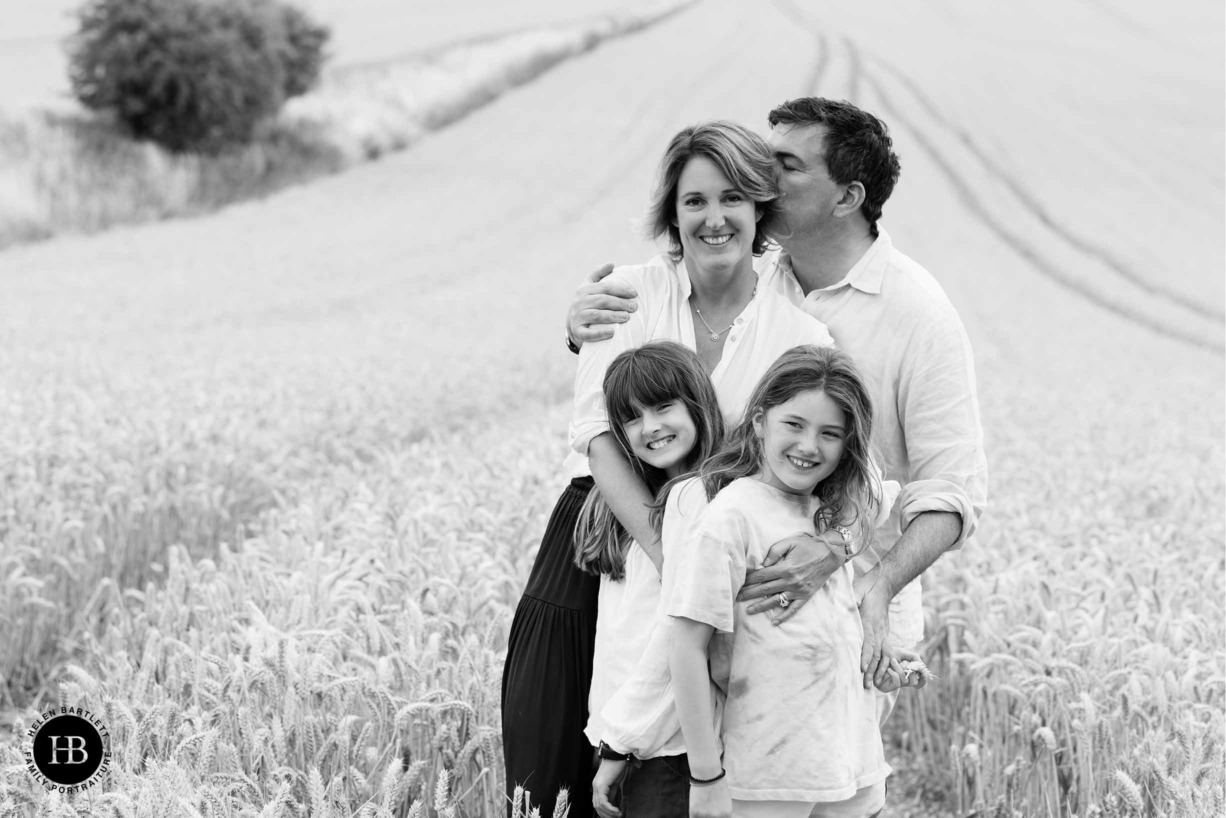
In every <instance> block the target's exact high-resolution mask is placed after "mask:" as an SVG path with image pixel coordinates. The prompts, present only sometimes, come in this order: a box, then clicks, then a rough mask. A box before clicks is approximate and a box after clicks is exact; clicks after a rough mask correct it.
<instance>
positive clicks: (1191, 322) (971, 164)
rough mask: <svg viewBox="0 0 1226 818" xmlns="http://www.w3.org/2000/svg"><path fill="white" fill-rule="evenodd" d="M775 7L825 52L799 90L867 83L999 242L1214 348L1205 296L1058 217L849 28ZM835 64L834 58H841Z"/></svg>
mask: <svg viewBox="0 0 1226 818" xmlns="http://www.w3.org/2000/svg"><path fill="white" fill-rule="evenodd" d="M776 6H777V7H779V9H780V10H781V11H782V12H783V13H784V14H785V15H786V16H787V17H788V18H789V19H790V20H791V21H793V22H794V23H795V24H796V25H798V26H800V27H802V28H803V29H804V30H805V31H807V32H808V33H809V34H810V35H811V36H812V37H813V39H814V43H815V46H816V47H817V48H818V49H819V50H820V51H822V52H823V53H822V54H821V55H820V56H819V57H818V58H817V59H818V62H817V65H818V67H819V68H820V71H819V70H815V71H814V72H812V74H811V77H812V78H816V80H817V82H815V83H813V84H811V85H809V86H808V88H806V89H805V92H806V93H820V94H821V95H823V96H832V97H836V98H837V97H838V96H840V95H839V94H837V93H834V92H833V91H834V89H832V88H831V87H830V86H831V84H830V83H829V82H826V83H825V85H824V86H822V85H819V83H821V82H822V81H823V80H826V79H827V78H828V77H829V76H830V75H831V74H842V75H844V81H843V83H842V85H843V88H845V90H846V92H847V96H848V98H849V99H851V100H852V101H853V102H855V103H856V104H866V100H865V91H866V90H867V91H868V92H869V93H871V95H872V96H873V97H875V98H876V100H877V101H879V102H880V108H881V110H882V112H883V114H884V115H885V118H886V120H887V122H888V124H889V125H890V127H891V128H895V129H898V128H902V129H906V130H907V131H908V132H910V134H911V135H912V137H913V138H914V140H915V142H916V144H917V145H918V146H919V147H920V149H921V150H922V151H923V152H924V153H925V154H927V155H928V157H929V158H930V159H931V160H932V162H933V164H934V166H935V167H936V169H937V170H938V171H939V172H940V173H941V175H942V176H943V177H944V178H945V179H946V181H947V182H948V183H949V185H950V186H951V188H952V189H953V191H954V192H955V194H956V195H957V196H958V198H959V200H960V201H961V202H962V204H963V205H964V207H965V210H966V213H967V215H968V216H969V217H971V218H975V219H977V220H978V221H980V222H981V223H982V224H983V225H984V226H985V227H987V228H988V229H989V230H990V231H991V232H992V233H993V234H994V235H996V236H997V237H998V238H999V239H1000V240H1001V241H1002V242H1003V243H1004V244H1005V245H1007V246H1008V247H1010V248H1011V249H1012V250H1013V251H1014V252H1016V253H1017V254H1018V255H1019V256H1021V257H1022V258H1023V259H1025V260H1026V261H1027V262H1028V263H1029V264H1030V266H1031V267H1032V268H1033V269H1035V270H1036V271H1038V272H1040V273H1041V274H1043V275H1044V276H1046V277H1047V278H1049V279H1050V280H1052V281H1055V282H1057V283H1058V284H1060V285H1062V286H1064V287H1065V288H1067V289H1069V290H1071V291H1073V292H1075V293H1077V294H1078V295H1079V296H1081V297H1083V298H1085V299H1086V300H1089V301H1091V302H1093V303H1094V304H1096V305H1098V306H1099V307H1101V308H1103V309H1105V310H1108V311H1109V312H1112V313H1114V314H1116V315H1117V316H1120V317H1122V318H1124V319H1126V320H1128V321H1129V322H1131V323H1133V324H1136V325H1139V326H1144V327H1146V328H1148V329H1150V330H1151V331H1154V332H1157V333H1159V334H1161V335H1164V336H1167V337H1171V338H1176V339H1179V340H1182V341H1185V342H1187V343H1191V344H1194V345H1196V346H1198V347H1202V348H1205V349H1209V350H1213V351H1215V352H1218V353H1221V352H1222V351H1223V347H1224V344H1223V328H1224V327H1226V316H1224V315H1223V312H1222V310H1221V309H1220V307H1217V306H1216V305H1209V304H1206V303H1203V302H1201V301H1197V300H1196V299H1194V298H1192V297H1190V296H1188V295H1186V294H1184V293H1180V292H1176V291H1174V290H1172V289H1171V288H1168V287H1163V286H1162V285H1161V284H1160V283H1159V282H1158V281H1156V280H1155V278H1154V275H1152V274H1147V273H1145V272H1143V271H1141V270H1139V269H1137V268H1136V266H1135V265H1133V264H1131V263H1129V262H1128V261H1127V260H1125V259H1124V258H1123V257H1122V256H1121V255H1120V253H1119V252H1117V251H1114V250H1112V249H1110V248H1108V247H1105V246H1103V245H1102V244H1100V243H1098V242H1095V241H1094V240H1092V239H1090V238H1088V237H1086V236H1085V235H1083V234H1081V233H1079V232H1077V231H1076V230H1074V229H1072V228H1071V227H1070V226H1069V225H1068V224H1067V223H1065V222H1062V221H1061V220H1059V219H1058V218H1056V217H1055V216H1053V214H1052V213H1051V211H1050V210H1049V209H1048V208H1047V207H1046V206H1045V205H1044V204H1043V202H1042V200H1041V197H1040V196H1039V195H1038V194H1036V193H1035V192H1033V191H1032V190H1030V189H1028V188H1027V187H1026V186H1025V185H1024V184H1023V183H1022V182H1021V181H1020V180H1019V179H1018V178H1017V177H1016V176H1015V175H1014V174H1012V173H1010V172H1009V171H1008V170H1007V169H1006V168H1005V167H1004V166H1003V165H1002V163H1001V162H999V161H997V160H995V159H994V158H993V157H992V156H991V155H990V153H989V152H988V151H986V150H985V149H984V148H983V147H982V146H981V145H980V143H979V142H978V141H977V140H976V139H975V138H974V137H973V136H972V135H971V134H970V132H969V131H968V130H967V129H966V128H965V127H962V126H961V125H960V124H959V123H957V122H956V121H955V120H954V119H953V118H952V117H950V116H948V115H946V114H944V113H943V112H942V111H941V110H940V108H939V107H938V106H937V104H936V103H935V102H934V101H933V99H932V98H931V97H930V96H929V95H928V94H926V93H924V92H923V91H922V90H921V89H920V88H919V86H918V85H917V84H916V82H915V81H914V80H912V79H911V78H910V77H908V76H907V75H906V74H905V73H904V72H903V71H901V70H900V69H899V68H897V67H896V66H894V65H893V64H891V63H890V62H889V61H888V60H886V59H884V58H881V57H879V56H876V55H873V54H872V53H871V52H869V51H867V50H865V49H863V48H860V47H859V46H857V45H856V43H855V42H854V41H853V40H852V39H851V38H850V37H846V36H843V37H839V42H838V51H839V52H841V53H838V54H835V53H834V52H835V49H833V48H832V47H831V43H832V41H833V39H834V33H833V32H830V31H824V30H822V28H821V26H820V23H819V21H817V20H815V19H814V18H813V17H811V16H809V15H808V14H806V13H805V12H804V11H802V10H801V9H800V8H798V7H797V6H795V4H794V3H792V2H791V0H776ZM839 63H842V65H839Z"/></svg>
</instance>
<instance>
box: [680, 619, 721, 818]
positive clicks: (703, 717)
mask: <svg viewBox="0 0 1226 818" xmlns="http://www.w3.org/2000/svg"><path fill="white" fill-rule="evenodd" d="M673 622H674V625H673V627H674V632H673V649H672V652H671V653H670V655H669V668H670V670H671V671H672V674H673V685H674V688H675V691H676V699H677V719H678V721H680V722H681V732H682V734H683V735H684V736H685V753H686V756H687V757H688V759H689V763H690V778H691V779H694V778H697V779H707V780H709V779H712V778H717V779H718V780H717V781H715V782H713V783H711V784H702V785H695V786H691V787H690V816H691V818H724V816H730V815H731V814H732V796H731V795H730V794H729V793H728V779H726V778H724V777H723V772H724V765H723V761H722V760H721V759H720V754H719V741H718V739H717V738H716V735H715V726H714V724H713V723H712V722H713V721H714V717H715V702H713V701H712V700H711V676H710V675H709V672H708V670H707V645H708V644H709V643H710V641H711V635H712V634H713V633H714V632H715V629H714V628H712V627H711V626H710V625H708V624H706V623H704V622H695V621H694V620H693V619H686V618H685V617H683V616H678V617H674V618H673Z"/></svg>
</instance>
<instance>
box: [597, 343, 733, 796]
mask: <svg viewBox="0 0 1226 818" xmlns="http://www.w3.org/2000/svg"><path fill="white" fill-rule="evenodd" d="M604 394H605V407H606V409H607V412H608V417H609V430H610V432H611V434H612V436H613V439H614V440H615V441H616V442H617V445H618V447H619V448H620V449H621V451H622V453H623V454H624V455H625V456H626V459H627V461H628V462H629V463H630V465H631V468H633V469H634V470H635V471H636V472H637V473H639V474H640V475H641V476H642V477H643V481H644V483H645V484H646V485H647V488H648V490H649V491H651V492H652V493H653V494H654V495H656V496H657V498H658V499H657V503H656V505H657V506H662V505H663V502H664V500H665V498H666V497H667V494H668V492H667V488H666V484H667V485H672V484H673V483H675V482H676V480H677V479H678V478H680V477H682V476H685V475H688V474H690V473H692V472H693V471H695V470H696V469H697V468H698V466H699V464H701V463H702V462H703V461H704V460H706V459H707V458H708V457H710V456H711V455H713V454H715V452H716V450H717V449H718V447H719V445H720V443H721V442H722V440H723V436H724V420H723V417H721V416H720V413H719V404H718V402H717V401H716V398H715V390H714V389H713V388H712V387H711V379H710V378H708V377H707V373H706V372H704V371H703V369H702V364H701V363H700V362H699V360H698V356H697V355H695V354H694V352H693V351H692V350H689V349H686V348H685V347H683V346H681V345H680V344H676V343H672V342H668V341H657V342H652V343H649V344H646V345H645V346H642V347H639V348H638V349H632V350H628V351H626V352H623V353H622V354H621V355H618V356H617V357H616V358H615V359H614V360H613V363H612V364H610V365H609V370H608V372H607V373H606V374H605V378H604ZM575 548H576V564H578V566H579V567H580V568H582V569H583V570H585V571H588V572H591V573H599V574H600V595H599V606H598V612H597V616H596V648H595V653H594V656H593V662H592V686H591V692H590V694H589V695H588V710H589V713H590V717H589V719H588V723H587V728H586V730H585V733H586V735H587V737H588V740H589V741H590V742H591V744H592V746H597V745H599V743H600V736H601V733H602V732H603V730H604V721H603V719H602V718H601V715H600V713H601V710H602V709H603V708H604V706H605V703H606V702H608V700H609V699H610V698H611V697H612V696H613V694H615V693H616V692H617V690H618V688H620V687H621V686H622V684H623V683H624V682H625V681H626V679H628V678H629V677H630V676H631V674H632V673H633V672H634V670H635V668H636V667H637V666H638V664H639V661H640V660H641V659H642V656H643V652H644V650H645V649H646V647H647V642H648V637H649V636H650V635H651V628H652V625H653V623H654V622H655V620H656V611H657V608H658V607H659V604H660V581H661V580H660V574H658V573H657V572H656V569H655V566H654V565H652V563H651V559H650V558H649V557H648V556H647V552H646V551H645V550H643V549H642V548H641V547H639V546H638V545H637V544H636V543H634V541H633V540H632V539H631V537H630V535H629V534H628V533H627V531H626V528H625V526H623V525H622V524H621V523H620V522H618V520H617V518H616V517H615V516H614V515H613V513H612V512H611V511H610V510H609V506H608V504H607V503H605V502H604V498H603V496H602V495H601V493H600V491H599V490H598V489H597V490H593V491H592V492H591V493H590V494H588V496H587V501H586V502H585V503H584V506H583V510H582V511H581V512H580V515H579V522H578V524H577V525H576V528H575ZM664 549H665V561H664V564H665V572H666V573H667V571H668V564H669V557H668V549H669V544H668V543H667V542H666V543H665V544H664ZM639 761H640V764H639V765H638V766H637V767H636V768H635V769H633V770H632V771H630V773H629V775H627V776H625V777H624V779H623V781H622V782H621V792H620V798H619V801H620V803H621V805H622V808H623V809H625V810H626V811H627V813H628V814H630V815H634V814H644V808H645V807H647V806H648V805H650V806H652V807H656V808H658V809H663V808H665V807H666V806H668V805H672V806H673V807H674V810H673V812H672V814H675V815H679V816H682V818H684V816H685V814H686V805H687V803H688V800H687V793H688V781H687V780H686V779H687V776H688V774H689V773H688V768H687V767H686V765H685V756H684V754H682V753H678V752H669V750H668V748H663V750H662V752H661V753H660V754H659V755H657V756H654V757H652V758H641V759H639ZM653 814H660V813H658V812H654V813H653Z"/></svg>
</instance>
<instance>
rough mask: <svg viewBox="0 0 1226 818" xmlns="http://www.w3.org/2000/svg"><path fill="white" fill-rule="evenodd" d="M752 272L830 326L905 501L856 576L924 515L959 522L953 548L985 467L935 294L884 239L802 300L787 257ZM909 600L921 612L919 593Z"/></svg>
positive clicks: (956, 329) (982, 498)
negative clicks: (865, 392)
mask: <svg viewBox="0 0 1226 818" xmlns="http://www.w3.org/2000/svg"><path fill="white" fill-rule="evenodd" d="M755 266H756V267H757V268H758V270H759V275H760V280H759V287H770V288H771V289H773V290H775V291H776V292H778V293H781V294H782V295H784V296H786V297H787V298H789V299H791V300H792V302H793V303H795V304H798V305H799V306H800V308H801V309H803V310H804V311H805V312H807V313H809V314H810V315H812V316H814V317H816V318H817V319H819V320H820V321H822V322H823V323H824V324H825V325H826V326H827V327H829V329H830V332H831V334H832V335H833V336H834V340H835V343H836V344H838V346H839V347H840V348H841V349H843V350H844V351H845V352H847V353H848V354H849V355H850V356H851V357H852V360H854V361H855V362H856V365H857V366H858V367H859V369H860V372H861V374H862V375H863V376H864V378H865V381H866V383H867V384H868V387H869V389H870V392H871V394H872V396H873V401H874V402H873V409H874V416H873V453H874V455H875V456H876V459H877V462H878V463H879V464H880V465H881V467H882V470H883V471H884V473H885V478H886V479H887V480H897V481H898V482H899V483H901V484H902V494H901V495H900V496H899V500H898V502H897V503H895V505H894V511H893V513H892V514H891V516H890V520H889V522H888V523H887V524H886V526H884V527H882V528H881V529H879V530H878V532H877V536H878V543H877V546H876V551H877V552H878V553H877V554H868V555H865V556H863V557H861V558H860V559H859V560H858V561H857V566H856V567H857V570H859V571H863V570H867V568H868V567H871V566H872V565H873V564H874V563H876V562H877V561H878V560H879V559H880V555H881V554H884V553H886V552H887V551H889V550H890V549H891V548H893V547H894V544H895V543H896V542H897V541H898V538H899V537H900V536H901V535H902V531H903V529H905V528H906V526H907V525H909V524H910V523H911V521H912V520H913V519H915V517H916V516H917V515H919V514H922V513H923V512H926V511H952V512H954V513H956V514H959V515H961V517H962V532H961V535H960V536H959V537H958V541H957V543H956V544H955V546H954V547H960V546H961V545H962V543H963V542H965V541H966V539H967V538H968V537H970V536H971V535H972V534H973V533H974V532H975V528H976V526H977V524H978V521H979V518H980V516H981V515H982V514H983V511H984V508H985V506H986V505H987V460H986V458H985V457H984V452H983V430H982V427H981V425H980V420H979V401H978V398H977V397H976V388H975V367H974V359H973V356H972V354H971V346H970V342H969V341H968V340H967V337H966V330H965V329H964V328H963V326H962V321H961V319H960V318H958V313H957V312H956V311H955V310H954V307H953V305H952V304H951V303H950V302H949V298H948V297H947V296H946V295H945V291H944V290H942V289H941V285H940V284H938V283H937V281H936V279H934V278H933V277H932V275H931V274H930V273H929V272H928V271H927V270H925V269H924V268H923V267H921V266H920V265H918V264H916V263H915V262H914V261H912V260H911V259H910V258H908V257H907V256H905V255H903V254H902V253H900V252H899V251H898V250H896V249H895V248H894V244H893V242H892V241H890V237H889V236H888V235H887V234H886V233H885V231H884V230H883V231H881V232H880V234H879V236H878V237H877V240H876V241H874V242H873V245H872V246H871V247H870V248H869V249H868V251H867V252H866V253H865V254H864V256H863V257H861V259H860V260H859V261H858V262H857V263H856V265H855V266H854V267H852V268H851V270H850V271H849V272H848V273H847V275H846V276H845V277H844V278H843V280H842V281H840V282H838V283H837V284H834V285H832V286H830V287H824V288H822V289H820V290H814V291H812V292H810V293H809V294H808V296H805V295H804V294H803V293H802V292H801V289H800V286H799V285H798V284H797V282H796V279H795V277H794V276H793V274H792V268H791V259H790V258H788V256H787V255H786V254H784V253H771V254H768V255H766V256H763V257H762V258H761V259H760V260H759V262H758V264H757V265H755ZM914 584H915V583H913V585H914ZM909 593H914V594H915V596H916V602H915V604H916V605H918V588H916V589H915V591H914V592H909ZM900 596H902V593H901V592H900ZM896 599H897V598H896ZM921 621H922V619H921ZM900 635H902V634H900Z"/></svg>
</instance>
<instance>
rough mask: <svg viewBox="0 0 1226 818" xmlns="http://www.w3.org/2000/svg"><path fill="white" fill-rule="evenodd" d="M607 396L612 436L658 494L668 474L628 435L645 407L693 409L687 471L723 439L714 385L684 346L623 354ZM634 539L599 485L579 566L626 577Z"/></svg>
mask: <svg viewBox="0 0 1226 818" xmlns="http://www.w3.org/2000/svg"><path fill="white" fill-rule="evenodd" d="M604 400H605V414H606V415H607V416H608V419H609V431H610V433H611V434H612V435H613V440H614V441H616V443H617V446H618V448H619V449H621V451H622V453H623V454H624V455H625V456H626V459H627V460H628V461H629V462H630V467H631V468H632V469H633V470H634V472H635V473H636V474H638V475H639V476H640V477H642V478H643V482H644V483H646V484H647V489H648V491H650V492H651V493H652V494H653V495H655V494H656V493H657V492H658V491H659V490H660V488H661V487H662V486H663V485H664V484H665V483H666V482H667V480H668V477H667V475H666V474H665V473H664V471H663V470H661V469H657V468H655V467H654V466H651V465H649V464H647V463H644V462H643V461H642V460H639V459H638V458H637V457H635V456H634V453H633V451H632V450H631V448H630V440H629V439H628V438H627V437H626V429H625V427H626V424H627V423H629V422H630V421H631V420H633V419H634V418H636V417H638V415H639V412H640V411H641V409H642V407H646V406H658V405H660V404H661V403H669V402H673V401H677V402H680V403H681V404H682V405H683V406H685V409H686V411H687V412H689V415H690V420H692V421H693V423H694V429H695V431H696V432H697V436H696V441H695V443H694V448H693V449H691V450H690V452H689V454H687V455H686V457H685V460H684V461H683V463H682V469H681V470H682V471H683V472H690V471H693V470H694V469H695V468H697V466H698V464H699V463H701V462H702V461H703V460H705V459H706V458H707V457H709V456H710V455H711V454H712V453H713V452H715V450H716V449H717V448H718V447H719V445H720V443H721V442H722V440H723V436H724V419H723V416H721V415H720V413H719V404H718V403H717V401H716V398H715V388H714V387H713V386H711V379H710V378H709V377H707V373H706V371H705V370H704V369H703V368H702V363H701V362H700V361H699V360H698V355H696V354H695V353H694V352H693V350H690V349H687V348H686V347H684V346H682V345H681V344H676V343H673V342H671V341H655V342H652V343H648V344H644V345H643V346H641V347H638V348H637V349H631V350H627V351H626V352H623V353H622V354H621V355H618V356H617V357H616V358H614V359H613V363H611V364H609V369H608V371H606V372H605V376H604ZM630 542H631V540H630V535H629V533H628V532H627V531H626V529H625V527H624V526H623V525H622V524H621V522H619V521H618V519H617V517H615V516H614V515H613V512H612V511H611V510H610V509H609V506H608V504H607V503H606V502H605V500H604V497H603V496H601V494H600V489H597V488H593V489H592V490H591V491H590V492H588V495H587V499H586V500H585V501H584V503H583V508H582V509H581V510H580V511H579V518H578V520H577V521H576V523H575V564H576V565H578V566H579V567H580V568H582V569H583V570H585V571H587V572H588V573H592V574H608V575H609V576H610V577H611V578H613V579H621V578H622V577H624V576H625V574H626V549H627V548H629V547H630Z"/></svg>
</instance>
